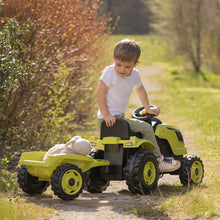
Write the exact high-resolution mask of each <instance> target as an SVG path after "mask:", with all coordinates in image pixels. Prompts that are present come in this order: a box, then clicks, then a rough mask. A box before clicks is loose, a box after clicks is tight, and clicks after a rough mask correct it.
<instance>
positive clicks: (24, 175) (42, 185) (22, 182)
mask: <svg viewBox="0 0 220 220" xmlns="http://www.w3.org/2000/svg"><path fill="white" fill-rule="evenodd" d="M17 178H18V180H17V182H18V184H19V187H20V188H21V189H22V190H23V191H24V192H26V193H28V194H30V195H33V194H42V193H43V192H44V191H46V189H47V187H48V186H49V182H48V181H39V180H38V177H35V176H32V175H31V174H29V173H28V172H27V167H26V166H25V165H22V166H21V167H19V168H18V174H17Z"/></svg>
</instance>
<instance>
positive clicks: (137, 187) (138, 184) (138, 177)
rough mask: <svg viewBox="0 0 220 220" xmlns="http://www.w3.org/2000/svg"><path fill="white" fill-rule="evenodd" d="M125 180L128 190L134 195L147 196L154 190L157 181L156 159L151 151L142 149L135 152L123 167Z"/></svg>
mask: <svg viewBox="0 0 220 220" xmlns="http://www.w3.org/2000/svg"><path fill="white" fill-rule="evenodd" d="M124 171H125V180H126V184H127V185H128V189H129V190H130V191H131V192H132V193H135V194H137V193H138V194H147V193H149V192H150V191H153V190H155V188H156V186H157V182H158V179H159V168H158V162H157V160H156V157H155V156H154V155H153V153H152V152H151V151H148V150H145V149H142V150H140V151H138V152H136V153H135V154H134V155H133V156H132V157H131V158H130V159H129V160H128V162H127V165H126V167H125V170H124Z"/></svg>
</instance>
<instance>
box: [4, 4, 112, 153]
mask: <svg viewBox="0 0 220 220" xmlns="http://www.w3.org/2000/svg"><path fill="white" fill-rule="evenodd" d="M3 3H4V4H3V6H2V9H1V10H0V17H1V20H2V22H1V30H3V31H1V33H2V34H3V35H4V38H5V39H11V37H12V36H11V35H10V34H11V32H10V31H9V26H8V25H9V23H10V21H11V20H10V19H11V18H15V19H16V21H17V23H16V22H15V20H12V21H13V22H14V23H15V24H16V25H15V26H14V35H13V36H14V37H13V40H8V48H11V50H12V51H13V53H12V54H11V58H10V59H11V60H13V62H14V64H15V67H16V68H18V70H20V72H19V71H18V70H16V68H15V69H13V70H11V71H12V72H13V74H14V73H16V74H15V78H14V80H11V79H13V77H12V75H13V74H12V72H9V76H6V78H2V76H3V75H1V81H3V84H4V85H6V84H8V83H9V81H10V83H12V84H11V86H9V87H8V86H2V85H1V91H3V93H2V95H1V106H0V132H1V142H2V145H3V144H4V146H5V147H6V146H26V148H29V147H30V146H32V147H33V148H34V149H44V148H45V146H48V145H51V144H54V143H55V142H59V141H62V137H64V138H65V136H67V135H74V133H76V132H78V129H80V128H81V127H83V126H85V124H86V122H87V121H88V120H89V115H90V114H91V113H93V109H94V107H93V99H94V86H95V83H94V82H95V80H96V77H97V72H98V71H99V70H100V69H101V68H103V64H102V63H99V65H95V64H97V60H98V58H99V57H100V56H101V55H102V56H103V54H101V53H100V52H101V48H102V46H103V44H104V42H105V39H106V38H107V37H108V35H109V33H110V32H111V30H110V28H109V27H108V22H109V18H106V17H105V16H104V15H101V14H100V13H99V7H100V5H101V3H100V1H99V0H85V1H79V0H62V1H61V0H34V1H33V0H4V1H3ZM8 20H9V23H8V22H7V21H8ZM4 38H1V41H2V42H4ZM2 42H1V44H2ZM5 53H6V52H5ZM7 65H8V67H9V66H10V65H9V64H7ZM12 67H13V66H12ZM10 68H11V67H10ZM19 68H20V69H19ZM1 70H3V67H2V63H1ZM4 71H5V70H3V72H4ZM7 71H9V70H7ZM7 77H8V78H7ZM9 78H10V80H9ZM10 88H13V89H10ZM47 148H48V147H47Z"/></svg>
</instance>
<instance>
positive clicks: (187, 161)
mask: <svg viewBox="0 0 220 220" xmlns="http://www.w3.org/2000/svg"><path fill="white" fill-rule="evenodd" d="M203 177H204V166H203V163H202V160H201V159H200V158H199V157H197V156H186V157H185V158H184V159H183V162H182V165H181V173H180V175H179V179H180V181H181V183H182V184H183V185H185V186H187V185H191V184H193V185H199V184H200V183H201V182H202V179H203Z"/></svg>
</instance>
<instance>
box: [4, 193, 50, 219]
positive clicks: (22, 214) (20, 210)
mask: <svg viewBox="0 0 220 220" xmlns="http://www.w3.org/2000/svg"><path fill="white" fill-rule="evenodd" d="M53 212H54V211H53V210H52V209H50V208H43V206H40V205H36V204H34V203H28V202H26V201H24V200H23V199H21V198H19V197H17V198H6V197H5V194H0V219H1V220H9V219H10V220H13V219H14V220H23V219H26V220H32V219H45V220H46V219H48V220H49V219H50V216H51V213H53Z"/></svg>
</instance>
